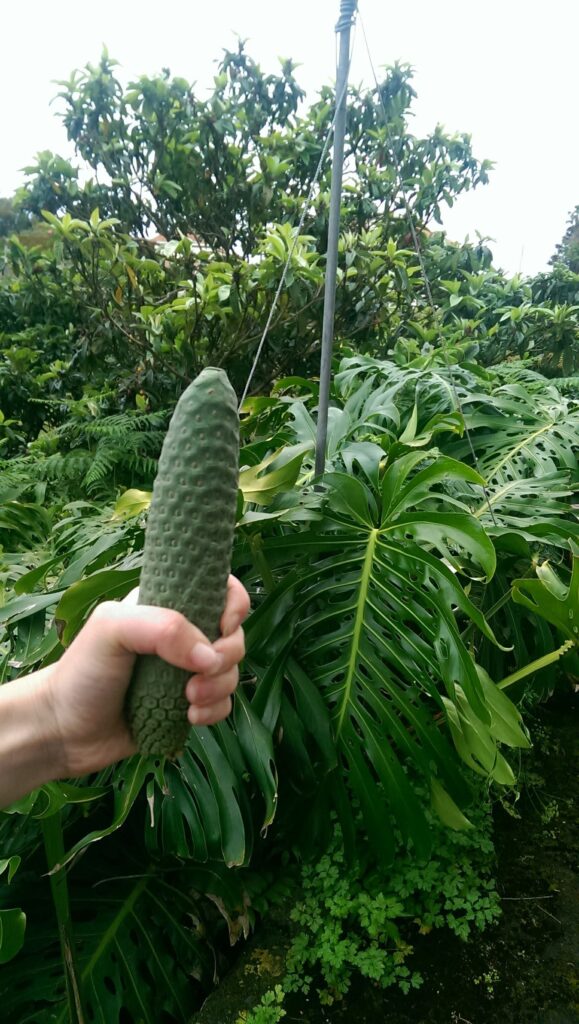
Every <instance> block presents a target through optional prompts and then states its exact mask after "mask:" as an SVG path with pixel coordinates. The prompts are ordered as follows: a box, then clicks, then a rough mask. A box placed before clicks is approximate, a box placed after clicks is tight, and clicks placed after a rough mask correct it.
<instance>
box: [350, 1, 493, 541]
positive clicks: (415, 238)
mask: <svg viewBox="0 0 579 1024" xmlns="http://www.w3.org/2000/svg"><path fill="white" fill-rule="evenodd" d="M358 14H359V16H360V27H361V29H362V35H363V36H364V43H365V45H366V52H367V54H368V60H369V62H370V67H371V69H372V74H373V76H374V82H375V85H376V91H377V93H378V99H379V102H380V107H381V108H382V114H383V117H384V127H385V129H386V133H387V135H388V141H389V142H390V151H391V155H392V160H393V163H394V169H395V171H396V175H397V178H398V188H399V189H400V194H401V196H402V202H403V203H404V210H405V213H406V220H407V222H408V226H409V228H410V234H411V235H412V243H413V245H414V248H415V250H416V256H417V258H418V264H419V266H420V272H421V274H422V278H423V281H424V288H425V291H426V297H427V299H428V305H429V306H430V308H431V310H432V312H433V314H434V316H435V317H436V318H438V315H439V313H438V311H437V310H436V309H435V308H434V301H433V298H432V289H431V287H430V281H429V279H428V273H427V270H426V264H425V262H424V258H423V256H422V250H421V248H420V242H419V241H418V235H417V234H416V228H415V227H414V218H413V216H412V210H411V209H410V204H409V202H408V198H407V196H406V191H405V189H404V183H403V181H402V175H401V173H400V165H399V163H398V160H397V157H396V152H395V149H394V145H393V143H392V136H391V135H390V125H389V123H388V114H387V113H386V107H385V106H384V100H383V99H382V92H381V90H380V84H379V82H378V76H377V74H376V69H375V67H374V61H373V60H372V54H371V53H370V47H369V45H368V38H367V36H366V28H365V25H364V19H363V18H362V13H361V11H360V9H359V8H358ZM441 351H442V355H443V359H444V362H445V365H446V369H447V370H448V373H449V377H450V386H451V389H452V394H453V397H454V400H455V403H456V409H457V412H458V413H459V415H460V416H461V417H462V422H463V423H464V432H465V436H466V440H467V443H468V446H469V448H470V453H471V455H472V459H473V462H474V466H475V469H476V471H477V473H478V475H479V476H480V477H481V478H482V473H481V471H480V468H479V462H478V459H477V455H476V452H475V449H474V445H473V443H472V437H471V435H470V431H469V429H468V425H467V422H466V417H465V415H464V411H463V406H462V402H461V400H460V395H459V393H458V389H457V386H456V380H455V377H454V372H453V369H452V365H451V363H450V362H449V361H448V358H447V353H446V349H445V347H444V345H442V346H441ZM480 487H481V489H482V492H483V494H484V497H485V501H486V503H487V505H488V509H489V513H490V517H491V519H492V521H493V525H494V526H497V525H498V523H497V521H496V518H495V513H494V511H493V507H492V504H491V500H490V497H489V492H488V490H487V486H486V484H485V483H484V481H483V483H482V484H481V485H480Z"/></svg>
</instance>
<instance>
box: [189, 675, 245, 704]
mask: <svg viewBox="0 0 579 1024" xmlns="http://www.w3.org/2000/svg"><path fill="white" fill-rule="evenodd" d="M238 682H239V669H238V667H237V665H235V666H234V667H233V668H231V669H229V671H228V672H224V673H223V675H220V676H217V677H216V678H212V677H211V676H193V677H192V679H190V680H189V682H188V683H187V686H186V688H185V696H186V697H187V700H188V701H189V703H190V704H195V705H197V706H199V707H209V705H210V704H219V703H220V702H221V701H224V700H225V699H226V698H227V697H231V695H232V694H233V693H234V692H235V690H236V688H237V684H238Z"/></svg>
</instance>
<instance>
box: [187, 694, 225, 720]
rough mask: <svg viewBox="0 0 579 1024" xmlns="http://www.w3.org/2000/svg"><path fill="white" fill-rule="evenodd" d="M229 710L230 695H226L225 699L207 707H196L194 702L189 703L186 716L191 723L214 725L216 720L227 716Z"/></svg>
mask: <svg viewBox="0 0 579 1024" xmlns="http://www.w3.org/2000/svg"><path fill="white" fill-rule="evenodd" d="M230 712H231V697H226V698H225V700H223V701H220V702H219V703H218V704H211V705H210V706H209V707H198V706H197V705H196V704H190V705H189V710H188V711H187V718H188V719H189V722H190V723H191V725H215V723H216V722H221V721H223V719H224V718H227V716H228V715H229V714H230Z"/></svg>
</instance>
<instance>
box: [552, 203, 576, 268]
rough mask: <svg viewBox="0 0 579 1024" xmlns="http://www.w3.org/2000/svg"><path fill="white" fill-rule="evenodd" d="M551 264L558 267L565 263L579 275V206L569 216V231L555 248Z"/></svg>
mask: <svg viewBox="0 0 579 1024" xmlns="http://www.w3.org/2000/svg"><path fill="white" fill-rule="evenodd" d="M549 263H550V264H551V265H552V266H556V265H557V264H558V263H563V264H564V265H565V266H566V267H568V268H569V270H572V271H573V273H574V274H579V206H576V207H575V209H574V210H572V211H571V213H570V214H569V219H568V221H567V230H566V231H565V234H564V235H563V238H562V240H561V241H560V242H559V244H558V245H557V246H556V248H555V252H554V254H553V256H551V259H550V260H549Z"/></svg>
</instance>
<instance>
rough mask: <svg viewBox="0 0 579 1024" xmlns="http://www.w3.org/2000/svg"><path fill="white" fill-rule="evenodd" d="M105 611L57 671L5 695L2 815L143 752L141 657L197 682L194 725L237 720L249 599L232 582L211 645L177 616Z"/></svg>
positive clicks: (106, 607)
mask: <svg viewBox="0 0 579 1024" xmlns="http://www.w3.org/2000/svg"><path fill="white" fill-rule="evenodd" d="M136 595H137V591H134V592H133V594H131V595H129V597H128V598H126V599H125V600H124V601H121V602H115V601H105V602H103V604H101V605H99V606H98V608H96V609H95V611H94V612H93V613H92V615H91V616H90V618H89V619H88V620H87V622H86V624H85V625H84V627H83V628H82V630H81V631H80V632H79V633H78V635H77V636H76V637H75V639H74V640H73V642H72V643H71V645H70V647H68V648H67V650H66V651H65V652H64V654H63V655H62V657H61V658H60V660H59V661H57V662H55V663H54V664H53V665H49V666H48V667H47V668H44V669H41V670H40V671H38V672H34V673H32V674H31V675H28V676H23V677H22V678H20V679H16V680H14V681H13V682H10V683H5V684H4V685H3V686H0V807H6V806H8V804H11V803H12V802H13V801H14V800H17V799H19V798H20V797H21V796H24V795H25V794H27V793H29V792H31V790H33V789H36V788H37V787H38V786H40V785H42V784H43V783H45V782H50V781H53V780H56V779H61V778H76V777H78V776H81V775H86V774H88V773H89V772H95V771H99V770H100V769H101V768H105V767H106V766H107V765H110V764H113V763H114V762H115V761H120V760H121V759H122V758H125V757H129V756H130V755H131V754H134V753H135V752H136V748H135V745H134V743H133V740H132V739H131V736H130V734H129V731H128V728H127V725H126V722H125V719H124V715H123V705H124V700H125V695H126V692H127V688H128V685H129V682H130V678H131V673H132V670H133V665H134V663H135V658H136V656H137V654H157V655H159V657H161V658H163V659H164V660H165V661H168V662H170V663H171V664H172V665H176V666H178V667H179V668H183V669H186V670H187V671H188V672H190V673H191V676H190V678H189V680H188V682H187V684H186V688H185V695H186V697H187V700H188V701H189V708H188V712H187V714H188V718H189V722H190V723H191V725H193V726H195V725H211V724H213V723H215V722H220V721H222V719H224V718H226V717H227V715H228V714H229V712H230V711H231V697H232V695H233V693H234V692H235V689H236V687H237V683H238V680H239V667H238V666H239V662H240V661H241V660H242V658H243V656H244V653H245V643H244V634H243V629H242V623H243V621H244V619H245V617H246V616H247V614H248V612H249V597H248V595H247V592H246V590H245V588H244V587H243V586H242V584H241V583H240V582H239V580H237V579H236V578H235V577H234V576H230V577H229V583H228V589H227V601H226V606H225V610H224V613H223V617H222V620H221V631H222V635H221V637H220V638H219V639H218V640H216V641H215V643H213V644H211V643H210V642H209V640H208V639H207V637H206V636H204V634H203V633H202V632H201V631H200V630H199V629H197V627H196V626H194V625H192V624H191V623H190V622H188V621H187V619H186V618H185V617H184V616H183V615H180V614H179V612H175V611H171V610H170V609H168V608H156V607H152V606H149V605H137V603H136Z"/></svg>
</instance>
